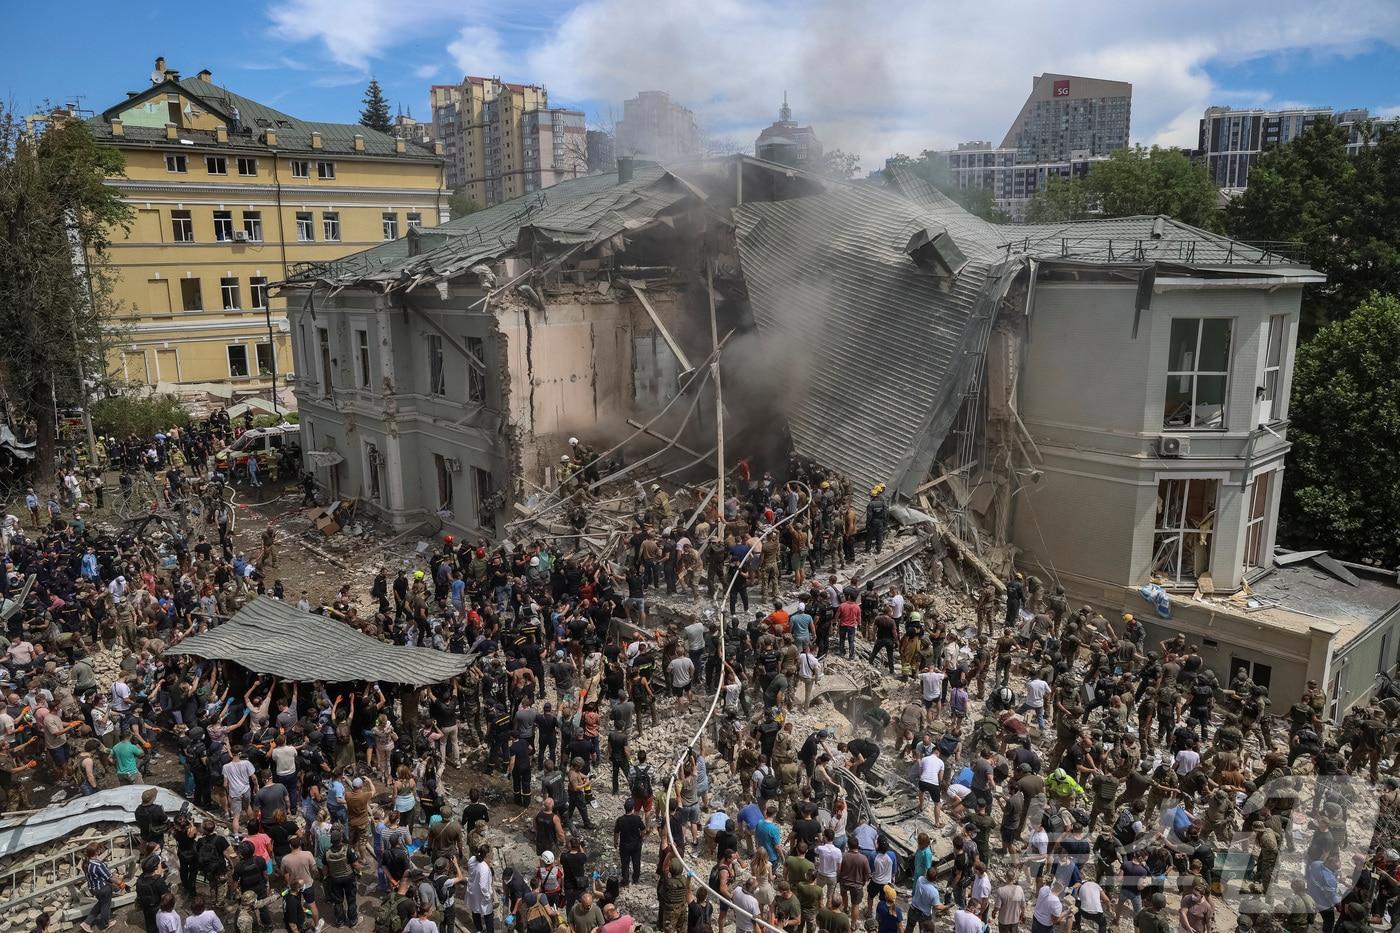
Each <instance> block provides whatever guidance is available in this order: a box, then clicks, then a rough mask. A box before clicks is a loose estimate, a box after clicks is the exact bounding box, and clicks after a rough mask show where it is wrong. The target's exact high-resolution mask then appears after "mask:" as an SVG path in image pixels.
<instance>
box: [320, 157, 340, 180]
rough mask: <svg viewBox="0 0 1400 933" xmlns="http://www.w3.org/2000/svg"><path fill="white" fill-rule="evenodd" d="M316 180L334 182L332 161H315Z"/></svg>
mask: <svg viewBox="0 0 1400 933" xmlns="http://www.w3.org/2000/svg"><path fill="white" fill-rule="evenodd" d="M316 180H317V181H334V180H335V162H334V160H332V159H317V160H316Z"/></svg>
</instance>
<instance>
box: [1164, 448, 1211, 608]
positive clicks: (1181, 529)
mask: <svg viewBox="0 0 1400 933" xmlns="http://www.w3.org/2000/svg"><path fill="white" fill-rule="evenodd" d="M1176 483H1180V484H1181V495H1180V514H1179V515H1177V516H1176V518H1175V520H1173V516H1172V514H1171V513H1172V503H1171V498H1170V497H1171V493H1172V488H1173V484H1176ZM1192 483H1213V484H1214V485H1215V500H1214V506H1213V507H1212V509H1211V512H1210V514H1211V515H1212V516H1214V517H1215V518H1218V517H1219V515H1220V485H1221V481H1220V480H1219V479H1209V478H1202V477H1184V476H1183V477H1174V476H1172V477H1162V478H1161V479H1160V480H1158V484H1157V490H1158V492H1157V495H1158V498H1161V497H1163V496H1166V497H1168V498H1167V501H1166V502H1165V503H1164V504H1163V508H1162V509H1161V512H1162V514H1161V516H1160V518H1159V517H1157V516H1155V515H1154V517H1153V523H1152V567H1151V572H1152V573H1153V574H1155V575H1159V576H1165V574H1164V573H1159V571H1158V569H1157V568H1158V565H1159V563H1162V561H1161V560H1160V559H1159V558H1164V557H1168V556H1170V557H1171V558H1172V560H1171V562H1170V564H1169V566H1175V568H1176V572H1175V576H1174V577H1173V578H1171V579H1168V580H1167V583H1166V585H1167V586H1173V587H1180V586H1190V585H1191V584H1193V583H1195V582H1196V580H1197V575H1196V573H1195V570H1194V568H1192V570H1191V571H1190V572H1186V566H1185V565H1186V539H1187V537H1188V536H1191V535H1198V536H1204V537H1205V538H1206V539H1207V540H1206V544H1205V547H1206V554H1207V557H1208V560H1207V564H1206V568H1205V571H1204V572H1205V573H1210V564H1209V561H1210V560H1213V559H1214V557H1215V523H1214V521H1212V522H1211V525H1210V527H1209V528H1201V527H1194V526H1191V525H1189V524H1188V523H1187V519H1186V513H1187V508H1188V505H1189V503H1190V502H1191V484H1192ZM1163 484H1165V488H1163ZM1168 536H1170V537H1171V538H1172V539H1174V540H1172V541H1163V540H1162V539H1163V538H1166V537H1168ZM1168 547H1169V548H1171V549H1172V551H1173V552H1174V554H1171V555H1169V554H1168V553H1167V550H1166V548H1168Z"/></svg>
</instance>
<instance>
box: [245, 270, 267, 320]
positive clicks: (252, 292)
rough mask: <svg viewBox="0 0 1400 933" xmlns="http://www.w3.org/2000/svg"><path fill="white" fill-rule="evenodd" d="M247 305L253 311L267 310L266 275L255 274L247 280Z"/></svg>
mask: <svg viewBox="0 0 1400 933" xmlns="http://www.w3.org/2000/svg"><path fill="white" fill-rule="evenodd" d="M248 298H249V299H250V300H249V304H248V307H250V308H252V309H254V310H255V311H266V310H267V276H265V275H255V276H253V277H252V278H250V279H249V280H248Z"/></svg>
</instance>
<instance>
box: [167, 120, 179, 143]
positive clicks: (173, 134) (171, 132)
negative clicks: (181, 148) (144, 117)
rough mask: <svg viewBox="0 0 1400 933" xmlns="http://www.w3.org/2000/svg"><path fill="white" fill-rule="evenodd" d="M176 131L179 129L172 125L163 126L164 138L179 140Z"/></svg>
mask: <svg viewBox="0 0 1400 933" xmlns="http://www.w3.org/2000/svg"><path fill="white" fill-rule="evenodd" d="M177 129H179V127H177V126H176V125H175V124H174V123H167V124H165V138H166V139H179V138H180V137H179V135H178V134H177V133H176V132H175V131H176V130H177Z"/></svg>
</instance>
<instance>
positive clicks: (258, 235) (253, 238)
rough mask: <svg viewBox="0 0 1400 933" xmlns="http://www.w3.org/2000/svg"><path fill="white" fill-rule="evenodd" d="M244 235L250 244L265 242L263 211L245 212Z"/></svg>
mask: <svg viewBox="0 0 1400 933" xmlns="http://www.w3.org/2000/svg"><path fill="white" fill-rule="evenodd" d="M243 233H244V234H245V235H246V236H247V237H248V241H249V242H250V243H261V242H262V241H263V225H262V211H244V212H243Z"/></svg>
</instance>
